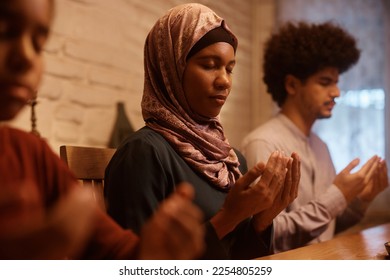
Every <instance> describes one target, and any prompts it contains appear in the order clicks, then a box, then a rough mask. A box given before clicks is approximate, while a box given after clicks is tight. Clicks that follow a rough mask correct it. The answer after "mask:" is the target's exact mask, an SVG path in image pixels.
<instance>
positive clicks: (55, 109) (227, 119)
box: [13, 0, 273, 152]
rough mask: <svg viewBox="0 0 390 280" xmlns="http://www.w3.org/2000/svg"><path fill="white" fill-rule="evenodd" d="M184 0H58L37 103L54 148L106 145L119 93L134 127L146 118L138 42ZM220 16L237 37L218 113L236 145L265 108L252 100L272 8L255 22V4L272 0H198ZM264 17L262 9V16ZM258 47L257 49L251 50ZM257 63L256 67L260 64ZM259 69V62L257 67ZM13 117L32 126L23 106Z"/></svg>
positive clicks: (44, 132) (41, 128)
mask: <svg viewBox="0 0 390 280" xmlns="http://www.w3.org/2000/svg"><path fill="white" fill-rule="evenodd" d="M186 2H192V1H184V0H148V1H144V0H142V1H141V0H57V7H56V16H55V22H54V27H53V32H52V35H51V38H50V40H49V43H48V45H47V46H46V51H45V59H46V71H45V75H44V78H43V81H42V85H41V87H40V89H39V92H38V95H39V99H38V105H37V107H36V113H37V125H38V130H39V131H40V132H41V135H42V136H43V137H44V138H46V139H47V140H48V142H49V144H50V145H51V146H52V148H53V149H54V150H55V151H56V152H58V149H59V146H60V145H63V144H73V145H86V146H106V145H107V143H108V140H109V138H110V133H111V129H112V127H113V123H114V120H115V113H116V111H115V110H116V102H118V101H124V102H125V104H126V110H127V115H128V116H129V119H130V121H131V123H132V124H133V126H134V128H135V129H138V128H141V127H142V126H143V119H142V116H141V108H140V102H141V98H142V89H143V75H144V74H143V45H144V41H145V38H146V35H147V33H148V32H149V29H150V28H151V27H152V26H153V24H154V23H155V21H156V20H157V19H158V18H159V17H160V16H161V15H163V14H164V13H165V12H166V11H167V10H168V9H169V8H171V7H173V6H175V5H178V4H182V3H186ZM198 2H199V3H203V4H205V5H207V6H209V7H210V8H212V9H214V10H215V11H216V12H217V13H218V14H219V15H220V16H222V17H224V18H225V19H226V21H227V23H228V25H229V26H230V27H231V29H232V30H233V31H234V32H235V34H236V35H237V37H238V39H239V48H238V52H237V66H236V68H235V70H234V82H233V90H232V93H231V96H230V98H229V100H228V101H227V103H226V105H225V107H224V109H223V111H222V114H221V119H222V123H223V125H224V128H225V131H226V134H227V136H228V138H229V140H230V142H231V143H232V144H233V145H235V146H237V145H238V144H239V143H240V141H241V138H242V136H243V135H245V134H246V133H247V132H249V130H250V129H251V128H252V127H253V121H251V118H254V117H255V118H256V116H258V115H259V114H261V112H262V111H265V112H267V110H261V106H266V107H267V106H269V104H268V103H267V102H266V103H264V104H265V105H264V104H263V105H261V104H259V106H255V107H253V106H251V102H252V101H251V100H252V99H253V96H256V95H258V94H259V93H258V91H259V89H258V88H257V90H256V89H255V90H253V88H254V87H257V84H256V83H253V79H255V78H258V79H261V78H260V74H259V75H258V76H257V75H256V73H255V74H253V72H252V71H253V69H255V71H259V70H258V68H259V67H253V66H254V64H255V63H259V62H258V61H254V60H253V57H259V55H258V54H259V53H257V52H260V51H261V49H260V47H261V46H253V38H254V35H256V34H257V32H260V33H261V34H263V33H264V30H265V31H266V32H269V26H270V25H272V23H269V22H267V21H272V20H273V16H270V18H266V17H264V22H263V20H261V24H257V25H256V26H254V25H253V17H254V14H253V11H255V10H256V9H253V7H257V9H258V8H259V6H260V7H261V6H262V5H264V7H266V8H267V9H268V10H269V7H268V6H269V4H270V3H273V1H271V0H219V1H211V0H209V1H207V0H203V1H198ZM267 5H268V6H267ZM262 17H263V16H262ZM254 54H257V55H254ZM260 68H261V67H260ZM256 69H257V70H256ZM13 124H14V125H16V126H18V127H20V128H24V129H26V130H30V110H29V108H27V109H26V110H25V111H24V112H23V113H22V114H21V115H20V116H19V117H18V119H17V120H15V121H13Z"/></svg>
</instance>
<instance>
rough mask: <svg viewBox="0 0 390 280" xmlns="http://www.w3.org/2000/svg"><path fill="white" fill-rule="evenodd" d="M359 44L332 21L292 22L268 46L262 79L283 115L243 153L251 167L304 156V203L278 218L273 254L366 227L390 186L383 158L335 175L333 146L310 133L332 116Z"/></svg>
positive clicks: (249, 139)
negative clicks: (276, 157) (282, 155)
mask: <svg viewBox="0 0 390 280" xmlns="http://www.w3.org/2000/svg"><path fill="white" fill-rule="evenodd" d="M356 45H357V44H356V40H355V38H354V37H353V36H351V35H350V34H349V33H348V32H347V31H346V30H344V29H342V28H340V27H339V26H337V25H335V24H333V23H330V22H325V23H318V24H315V23H308V22H297V23H292V22H288V23H286V24H285V25H283V26H282V27H281V28H280V29H279V31H278V32H277V33H275V34H273V35H272V36H271V37H270V38H269V40H268V41H267V42H266V45H265V53H264V65H263V68H264V77H263V80H264V82H265V84H266V85H267V91H268V93H269V94H271V95H272V98H273V100H274V101H275V102H276V103H277V104H278V106H279V107H280V111H279V112H278V113H277V114H276V116H274V117H273V118H272V119H270V120H269V121H267V122H266V123H264V124H263V125H261V126H259V127H257V128H256V129H255V130H253V131H252V132H250V133H249V135H247V136H246V137H245V138H244V140H243V142H242V145H241V150H242V152H243V154H244V155H245V157H246V158H247V161H248V166H249V167H250V166H252V165H254V164H255V163H256V162H258V161H261V160H264V159H266V158H267V157H268V156H269V154H270V153H271V152H272V151H274V150H283V151H285V152H286V153H287V154H288V153H291V152H293V151H294V152H297V153H298V154H299V155H300V157H301V180H300V184H299V192H298V197H297V199H296V200H295V201H294V202H293V203H291V204H290V205H289V207H288V208H286V209H285V210H284V211H283V212H281V213H280V214H279V215H278V216H277V217H276V218H275V219H274V230H275V236H274V250H275V252H280V251H285V250H289V249H293V248H297V247H300V246H304V245H307V244H310V243H317V242H322V241H325V240H329V239H331V238H332V237H333V236H334V234H335V233H337V232H339V231H341V230H344V229H346V228H348V227H350V226H352V225H354V224H356V223H357V222H358V221H360V220H361V218H362V217H363V215H364V213H365V210H366V209H367V206H368V205H369V203H370V202H371V201H372V200H373V199H374V198H375V197H376V195H377V194H378V193H380V192H381V191H383V190H384V189H385V188H386V187H387V186H388V178H387V166H386V163H385V161H384V160H383V159H381V158H379V157H378V156H373V157H372V158H371V159H369V160H368V161H367V162H366V163H365V164H364V165H363V166H362V167H361V168H360V169H359V170H357V171H356V172H354V173H353V172H352V170H353V169H354V168H355V167H356V166H357V165H358V164H359V159H358V158H356V159H354V160H352V161H351V162H350V163H349V164H348V165H347V166H346V167H345V169H344V170H342V171H341V172H340V173H339V174H337V175H336V172H335V168H334V165H333V163H332V160H331V156H330V154H329V150H328V147H327V145H326V144H325V143H324V142H323V141H322V140H321V139H320V138H319V137H318V136H317V135H316V134H315V133H314V132H312V127H313V124H314V123H315V121H316V120H317V119H323V118H330V117H331V116H332V109H333V107H334V106H335V104H336V103H335V98H337V97H339V96H340V90H339V87H338V81H339V76H340V75H341V74H342V73H344V72H346V71H347V70H348V69H350V67H352V66H353V65H354V64H356V63H357V61H358V60H359V56H360V50H359V49H358V48H357V46H356Z"/></svg>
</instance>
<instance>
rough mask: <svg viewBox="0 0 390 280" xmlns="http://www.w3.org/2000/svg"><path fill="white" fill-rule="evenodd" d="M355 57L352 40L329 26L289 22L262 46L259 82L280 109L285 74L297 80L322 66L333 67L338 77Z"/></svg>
mask: <svg viewBox="0 0 390 280" xmlns="http://www.w3.org/2000/svg"><path fill="white" fill-rule="evenodd" d="M359 56H360V50H359V49H358V48H357V46H356V40H355V38H354V37H352V36H351V35H350V34H348V33H347V32H346V31H345V30H343V29H342V28H341V27H339V26H337V25H335V24H333V23H330V22H325V23H321V24H315V23H306V22H298V23H296V24H294V23H292V22H289V23H286V24H285V25H283V26H282V27H281V28H280V30H279V32H278V33H276V34H273V35H272V36H271V38H270V39H269V40H268V41H267V42H266V44H265V52H264V64H263V70H264V77H263V80H264V82H265V84H266V85H267V91H268V93H270V94H271V95H272V99H273V100H274V101H276V102H277V103H278V105H279V106H281V105H283V103H284V101H285V100H286V97H287V92H286V90H285V86H284V81H285V78H286V76H287V75H288V74H291V75H293V76H295V77H296V78H298V79H300V80H301V81H305V80H306V79H307V78H308V77H309V76H311V75H313V74H315V73H316V72H318V71H320V70H322V69H324V68H325V67H335V68H337V69H338V70H339V73H340V74H341V73H343V72H345V71H347V70H348V69H349V68H350V67H351V66H352V65H354V64H355V63H356V62H357V61H358V60H359Z"/></svg>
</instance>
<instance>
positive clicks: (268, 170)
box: [210, 151, 299, 238]
mask: <svg viewBox="0 0 390 280" xmlns="http://www.w3.org/2000/svg"><path fill="white" fill-rule="evenodd" d="M290 161H291V157H289V156H285V155H284V153H283V152H280V151H275V152H273V153H272V154H271V156H270V157H269V159H268V162H267V164H266V165H265V164H264V163H262V162H259V163H258V164H257V165H256V166H255V167H253V168H252V169H251V170H249V171H248V172H247V173H246V174H245V175H243V176H242V177H241V178H239V179H238V180H237V182H236V184H235V185H234V187H233V188H232V189H231V190H230V192H229V194H228V195H227V197H226V199H225V202H224V205H223V206H222V208H221V210H220V211H219V212H218V213H217V214H216V215H215V216H214V217H213V218H211V220H210V222H211V224H212V225H213V226H214V229H215V231H216V233H217V235H218V237H219V238H223V237H224V236H225V235H226V234H228V233H229V232H231V231H232V230H233V229H234V228H235V227H236V226H237V225H238V224H239V223H240V222H242V221H243V220H245V219H247V218H249V217H252V216H253V215H255V214H257V213H259V212H262V211H264V210H265V209H268V208H270V207H271V205H272V204H273V202H274V200H275V198H276V197H277V196H278V194H279V193H280V191H281V189H282V188H283V186H284V182H285V178H286V174H287V171H288V164H289V162H290ZM298 180H299V179H298Z"/></svg>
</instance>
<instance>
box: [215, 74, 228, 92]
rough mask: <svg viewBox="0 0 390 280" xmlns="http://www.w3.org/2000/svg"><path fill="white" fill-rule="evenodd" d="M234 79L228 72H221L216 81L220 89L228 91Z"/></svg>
mask: <svg viewBox="0 0 390 280" xmlns="http://www.w3.org/2000/svg"><path fill="white" fill-rule="evenodd" d="M231 84H232V79H231V77H230V75H229V73H228V72H227V71H226V70H221V71H220V72H219V74H218V76H217V78H216V79H215V85H216V87H217V88H218V89H228V88H230V87H231Z"/></svg>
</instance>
